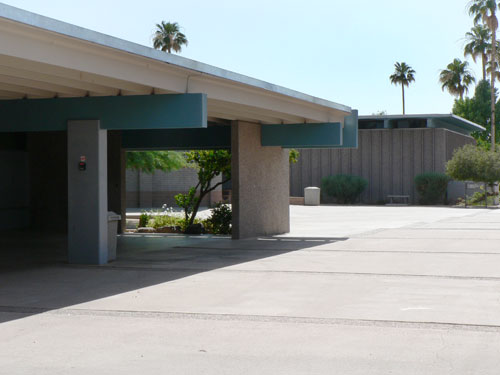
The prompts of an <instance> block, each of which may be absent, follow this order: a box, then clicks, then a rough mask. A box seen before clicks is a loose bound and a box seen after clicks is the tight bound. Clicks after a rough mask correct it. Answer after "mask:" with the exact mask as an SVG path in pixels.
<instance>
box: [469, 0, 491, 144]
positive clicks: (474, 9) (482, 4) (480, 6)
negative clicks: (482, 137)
mask: <svg viewBox="0 0 500 375" xmlns="http://www.w3.org/2000/svg"><path fill="white" fill-rule="evenodd" d="M497 10H498V8H497V2H496V0H472V1H471V2H470V3H469V14H470V15H471V16H473V17H474V24H475V25H478V24H479V23H480V22H482V23H483V24H484V25H486V26H487V27H488V28H489V29H490V32H491V55H490V61H491V62H493V64H492V65H491V67H492V74H491V77H490V78H491V124H492V126H491V149H492V150H493V151H495V141H496V138H495V78H496V68H497V61H498V59H497V51H496V50H497V29H498V18H497V14H496V13H497Z"/></svg>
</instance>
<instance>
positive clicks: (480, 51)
mask: <svg viewBox="0 0 500 375" xmlns="http://www.w3.org/2000/svg"><path fill="white" fill-rule="evenodd" d="M465 41H466V43H467V44H466V45H465V46H464V56H465V57H467V56H471V57H472V60H474V62H476V60H477V58H478V57H481V62H482V66H483V80H486V64H487V63H488V54H489V53H490V49H491V31H490V29H489V28H488V27H486V26H484V25H476V26H474V27H473V28H472V29H471V31H469V32H468V33H466V34H465Z"/></svg>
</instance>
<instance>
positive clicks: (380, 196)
mask: <svg viewBox="0 0 500 375" xmlns="http://www.w3.org/2000/svg"><path fill="white" fill-rule="evenodd" d="M477 131H484V128H483V127H481V126H479V125H478V124H475V123H473V122H470V121H468V120H465V119H463V118H461V117H458V116H455V115H451V114H423V115H381V116H359V145H358V148H353V149H333V148H332V149H300V150H299V151H300V158H299V161H298V163H296V164H293V165H291V167H290V194H291V196H297V197H302V196H304V188H305V187H307V186H320V185H321V179H322V178H323V177H325V176H329V175H335V174H350V175H357V176H362V177H364V178H365V179H366V180H368V187H367V189H366V190H365V192H364V193H363V194H362V195H361V202H362V203H368V204H375V203H383V202H384V201H387V200H388V199H387V197H388V196H389V195H408V196H409V197H410V199H409V200H410V203H417V199H418V197H417V192H416V190H415V184H414V178H415V176H416V175H418V174H420V173H423V172H441V173H444V171H445V166H446V162H447V161H448V160H450V159H451V157H452V155H453V151H454V150H455V149H456V148H458V147H461V146H463V145H465V144H469V143H474V142H475V140H474V138H472V137H471V135H470V134H471V133H473V132H477ZM463 191H464V190H463V188H462V189H460V188H458V189H457V186H453V192H452V191H451V190H450V193H451V194H453V195H454V196H456V195H457V194H463Z"/></svg>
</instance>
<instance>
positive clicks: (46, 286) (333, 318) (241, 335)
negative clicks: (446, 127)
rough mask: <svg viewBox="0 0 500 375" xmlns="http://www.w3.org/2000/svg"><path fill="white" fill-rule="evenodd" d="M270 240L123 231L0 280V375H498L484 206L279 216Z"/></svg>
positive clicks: (499, 318)
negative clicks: (110, 252) (81, 256)
mask: <svg viewBox="0 0 500 375" xmlns="http://www.w3.org/2000/svg"><path fill="white" fill-rule="evenodd" d="M291 218H292V232H291V233H290V234H289V235H286V236H280V237H274V238H261V239H253V240H244V241H231V240H229V239H227V238H223V239H214V238H210V237H209V236H203V237H193V236H192V237H187V238H186V237H182V236H169V235H128V236H123V237H121V238H120V239H119V243H120V248H119V258H118V260H117V261H116V262H114V263H112V264H111V265H109V266H106V267H82V266H67V265H64V264H60V263H58V264H57V263H56V264H44V265H43V266H36V267H35V266H26V267H24V268H21V267H17V266H16V267H11V268H7V269H6V272H3V273H2V282H1V284H0V322H3V323H1V324H0V337H2V340H0V363H1V364H2V366H1V369H2V370H0V372H2V371H5V373H9V374H24V373H37V374H68V373H69V374H89V373H92V374H114V373H118V372H119V373H122V374H136V373H138V372H142V373H144V374H165V373H169V374H170V373H171V374H198V373H200V374H332V373H333V374H391V373H393V374H426V375H427V374H440V375H441V374H486V375H489V374H498V368H500V245H499V241H500V210H484V209H478V210H471V209H467V210H466V209H451V208H432V207H431V208H427V207H423V208H422V207H337V206H321V207H292V216H291Z"/></svg>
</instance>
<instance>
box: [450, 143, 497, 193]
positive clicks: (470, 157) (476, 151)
mask: <svg viewBox="0 0 500 375" xmlns="http://www.w3.org/2000/svg"><path fill="white" fill-rule="evenodd" d="M446 174H448V176H450V177H451V178H453V179H454V180H458V181H474V182H486V183H488V184H494V183H495V182H496V181H500V152H493V151H487V150H484V149H482V148H479V147H475V146H474V145H465V146H464V147H461V148H459V149H457V150H455V152H454V153H453V157H452V158H451V160H450V161H448V163H447V164H446Z"/></svg>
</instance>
